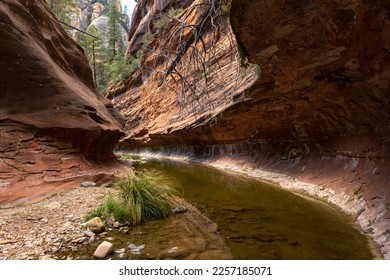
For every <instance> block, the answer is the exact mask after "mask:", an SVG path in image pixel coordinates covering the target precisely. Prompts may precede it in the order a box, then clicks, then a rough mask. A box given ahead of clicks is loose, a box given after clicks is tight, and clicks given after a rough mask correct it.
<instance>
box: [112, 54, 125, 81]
mask: <svg viewBox="0 0 390 280" xmlns="http://www.w3.org/2000/svg"><path fill="white" fill-rule="evenodd" d="M129 70H130V69H129V65H128V64H127V61H126V58H125V57H124V56H123V55H121V54H118V55H116V56H115V58H114V59H113V60H112V61H111V62H110V64H109V75H110V80H111V81H113V82H117V81H122V80H124V79H125V78H127V77H128V76H129V75H130V71H129Z"/></svg>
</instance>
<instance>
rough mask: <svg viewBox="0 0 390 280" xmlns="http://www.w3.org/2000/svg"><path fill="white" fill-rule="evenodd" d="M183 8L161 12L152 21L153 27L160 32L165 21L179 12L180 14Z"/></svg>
mask: <svg viewBox="0 0 390 280" xmlns="http://www.w3.org/2000/svg"><path fill="white" fill-rule="evenodd" d="M183 11H184V10H183V9H181V8H179V9H173V8H171V9H169V10H168V12H167V13H162V14H161V15H160V18H158V19H156V20H155V21H154V22H153V28H154V29H155V30H156V32H160V31H161V30H162V29H163V28H164V27H165V26H166V25H167V23H168V22H169V21H170V20H171V19H172V18H174V17H177V16H178V15H179V14H181V13H182V12H183Z"/></svg>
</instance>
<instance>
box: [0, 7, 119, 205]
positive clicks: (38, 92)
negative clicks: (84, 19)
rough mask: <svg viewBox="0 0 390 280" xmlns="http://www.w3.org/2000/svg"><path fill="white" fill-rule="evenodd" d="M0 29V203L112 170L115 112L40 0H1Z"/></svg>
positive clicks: (81, 56)
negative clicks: (106, 164) (103, 165)
mask: <svg viewBox="0 0 390 280" xmlns="http://www.w3.org/2000/svg"><path fill="white" fill-rule="evenodd" d="M0 25H1V29H0V50H1V52H0V56H1V63H0V73H1V74H0V92H1V102H0V135H1V138H0V154H1V157H0V203H7V202H11V201H14V202H15V201H16V200H17V201H19V202H22V201H24V200H25V199H27V198H29V197H30V199H31V198H34V197H39V196H40V195H43V194H45V193H47V192H50V191H52V190H53V189H56V188H60V187H67V186H77V183H78V182H79V181H80V180H83V179H84V180H85V179H86V178H90V179H91V178H95V179H98V178H101V177H104V174H109V173H112V172H111V171H112V170H111V171H110V170H109V169H110V168H108V167H107V168H103V167H102V165H100V163H103V162H104V163H106V162H111V163H114V162H115V157H114V155H113V153H112V150H113V148H114V146H115V144H116V143H117V141H118V140H119V138H120V137H121V136H122V132H121V130H120V128H119V122H118V120H116V119H115V118H114V117H113V116H112V114H111V113H110V111H112V113H114V114H115V110H114V109H113V107H112V105H111V103H110V102H109V101H108V100H106V99H105V98H104V97H102V96H100V95H98V94H97V93H96V91H95V88H94V85H93V80H92V74H91V69H90V68H89V66H88V62H87V60H86V58H85V56H84V54H83V52H82V50H81V49H80V48H79V47H78V46H77V45H76V44H75V43H74V42H73V41H72V40H71V39H70V38H69V37H68V36H67V34H66V33H65V31H64V30H63V29H62V28H61V26H60V25H59V24H58V22H57V21H56V19H55V17H54V15H53V14H52V13H51V12H50V10H49V8H48V7H47V4H46V1H44V0H31V1H23V0H16V1H15V0H4V1H1V3H0Z"/></svg>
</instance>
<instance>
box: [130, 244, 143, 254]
mask: <svg viewBox="0 0 390 280" xmlns="http://www.w3.org/2000/svg"><path fill="white" fill-rule="evenodd" d="M128 248H129V249H130V250H131V253H132V254H134V255H139V254H141V252H140V251H141V250H142V249H144V248H145V245H140V246H136V245H134V244H130V245H129V247H128Z"/></svg>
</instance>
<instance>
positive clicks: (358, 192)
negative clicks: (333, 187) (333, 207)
mask: <svg viewBox="0 0 390 280" xmlns="http://www.w3.org/2000/svg"><path fill="white" fill-rule="evenodd" d="M352 193H353V194H352V196H351V197H350V200H360V199H363V198H364V195H363V188H362V186H360V185H359V186H356V187H354V188H353V189H352Z"/></svg>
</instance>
